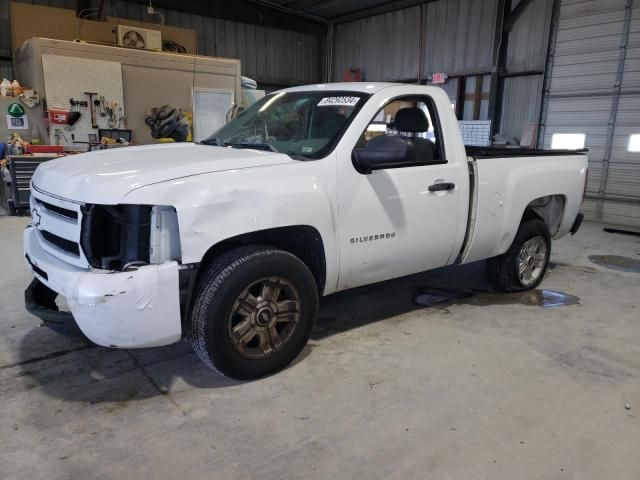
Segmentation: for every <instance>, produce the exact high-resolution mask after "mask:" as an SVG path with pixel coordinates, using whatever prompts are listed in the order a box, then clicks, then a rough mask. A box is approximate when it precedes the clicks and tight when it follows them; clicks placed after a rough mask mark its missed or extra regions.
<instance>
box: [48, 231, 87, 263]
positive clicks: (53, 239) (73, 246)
mask: <svg viewBox="0 0 640 480" xmlns="http://www.w3.org/2000/svg"><path fill="white" fill-rule="evenodd" d="M40 233H41V234H42V236H43V237H44V239H45V240H46V241H47V242H49V243H52V244H54V245H55V246H56V247H58V248H59V249H61V250H64V251H65V252H67V253H70V254H71V255H74V256H76V257H79V256H80V247H79V246H78V244H77V243H76V242H72V241H71V240H67V239H66V238H62V237H59V236H57V235H54V234H53V233H51V232H47V231H46V230H40Z"/></svg>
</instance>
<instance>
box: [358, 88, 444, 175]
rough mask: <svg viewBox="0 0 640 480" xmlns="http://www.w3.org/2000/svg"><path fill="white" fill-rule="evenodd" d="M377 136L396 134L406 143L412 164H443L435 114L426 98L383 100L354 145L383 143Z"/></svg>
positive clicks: (439, 132) (393, 135) (373, 145)
mask: <svg viewBox="0 0 640 480" xmlns="http://www.w3.org/2000/svg"><path fill="white" fill-rule="evenodd" d="M381 137H399V138H400V139H401V140H402V141H403V142H405V143H407V144H410V145H411V150H412V151H413V152H414V156H415V161H416V164H422V165H425V164H432V163H433V164H440V163H447V162H446V159H445V155H444V143H443V142H442V135H441V129H440V124H439V121H438V117H437V113H436V110H435V106H434V104H433V102H432V100H431V99H429V98H423V97H408V98H400V99H395V100H392V101H391V102H389V103H387V104H386V105H385V106H384V107H382V108H381V109H380V110H379V111H378V113H377V114H376V115H375V116H374V118H373V119H372V120H371V122H370V123H369V125H368V126H367V128H366V129H365V131H364V133H363V134H362V136H361V137H360V139H359V140H358V143H357V144H356V148H359V149H367V148H369V149H372V148H376V145H377V144H380V145H382V144H383V143H384V140H383V139H382V138H381ZM396 143H398V142H397V141H396Z"/></svg>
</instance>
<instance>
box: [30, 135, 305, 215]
mask: <svg viewBox="0 0 640 480" xmlns="http://www.w3.org/2000/svg"><path fill="white" fill-rule="evenodd" d="M295 161H296V160H292V159H291V158H290V157H289V156H287V155H284V154H281V153H273V152H264V151H260V150H249V149H234V148H225V147H215V146H209V145H196V144H193V143H177V144H169V145H145V146H140V147H126V148H117V149H112V150H100V151H97V152H90V153H83V154H80V155H72V156H68V157H62V158H58V159H56V160H51V161H48V162H45V163H43V164H41V165H40V166H39V167H38V169H37V170H36V173H35V174H34V176H33V180H32V181H33V185H34V187H35V188H37V189H38V190H40V191H43V192H46V193H50V194H52V195H55V196H58V197H61V198H65V199H68V200H74V201H77V202H83V203H99V204H114V203H118V202H119V201H120V200H121V199H122V197H124V196H125V195H126V194H127V193H129V192H130V191H131V190H134V189H136V188H140V187H144V186H145V185H150V184H153V183H159V182H165V181H168V180H174V179H177V178H184V177H190V176H192V175H201V174H205V173H214V172H223V171H226V170H238V169H244V168H253V167H262V166H268V165H279V164H283V163H292V162H295Z"/></svg>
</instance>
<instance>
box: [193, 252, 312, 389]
mask: <svg viewBox="0 0 640 480" xmlns="http://www.w3.org/2000/svg"><path fill="white" fill-rule="evenodd" d="M317 311H318V291H317V286H316V282H315V280H314V278H313V275H312V274H311V272H310V271H309V269H308V268H307V266H306V265H305V264H304V263H303V262H302V261H301V260H300V259H299V258H297V257H296V256H294V255H292V254H290V253H288V252H286V251H284V250H280V249H276V248H270V247H259V246H247V247H240V248H237V249H235V250H232V251H230V252H228V253H226V254H224V255H223V256H221V257H220V258H218V259H216V260H215V261H214V262H213V263H212V264H211V265H209V266H208V267H206V270H205V271H204V273H203V275H202V277H201V279H200V281H199V284H198V288H197V291H196V296H195V301H194V304H193V309H192V314H191V326H190V332H189V341H190V342H191V345H192V347H193V349H194V350H195V352H196V354H197V355H198V356H199V357H200V359H201V360H202V361H203V362H204V363H205V364H206V365H208V366H209V367H211V368H212V369H214V370H215V371H217V372H218V373H221V374H222V375H225V376H227V377H231V378H236V379H241V380H248V379H254V378H260V377H264V376H265V375H269V374H271V373H274V372H277V371H278V370H282V369H283V368H285V367H286V366H287V365H289V364H290V363H291V362H292V361H293V360H294V359H295V358H296V357H297V356H298V354H299V353H300V351H301V350H302V349H303V348H304V346H305V345H306V343H307V341H308V340H309V336H310V334H311V329H312V327H313V323H314V321H315V318H316V315H317Z"/></svg>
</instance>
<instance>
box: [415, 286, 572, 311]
mask: <svg viewBox="0 0 640 480" xmlns="http://www.w3.org/2000/svg"><path fill="white" fill-rule="evenodd" d="M414 302H415V303H416V304H418V305H420V306H422V307H435V306H439V305H445V304H447V305H451V304H455V305H473V306H476V307H488V306H491V305H527V306H533V307H545V308H548V307H564V306H568V305H578V304H580V299H579V298H578V297H576V296H575V295H570V294H568V293H564V292H558V291H555V290H543V289H535V290H529V291H526V292H517V293H494V292H473V291H458V292H457V291H450V290H440V289H435V288H426V289H424V290H423V291H422V292H421V293H420V294H419V295H417V296H416V297H415V298H414Z"/></svg>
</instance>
